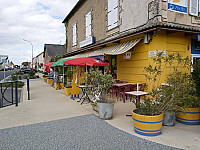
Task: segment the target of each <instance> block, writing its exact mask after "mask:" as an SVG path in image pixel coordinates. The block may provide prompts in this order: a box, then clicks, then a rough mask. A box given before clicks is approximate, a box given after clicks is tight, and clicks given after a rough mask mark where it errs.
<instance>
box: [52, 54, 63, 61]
mask: <svg viewBox="0 0 200 150" xmlns="http://www.w3.org/2000/svg"><path fill="white" fill-rule="evenodd" d="M61 58H62V56H58V55H57V56H54V57H52V58H51V60H50V62H56V61H58V60H59V59H61Z"/></svg>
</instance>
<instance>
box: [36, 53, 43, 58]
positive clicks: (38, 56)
mask: <svg viewBox="0 0 200 150" xmlns="http://www.w3.org/2000/svg"><path fill="white" fill-rule="evenodd" d="M43 53H44V52H41V53H40V54H38V55H37V56H35V57H39V56H40V55H42V54H43ZM43 55H44V54H43Z"/></svg>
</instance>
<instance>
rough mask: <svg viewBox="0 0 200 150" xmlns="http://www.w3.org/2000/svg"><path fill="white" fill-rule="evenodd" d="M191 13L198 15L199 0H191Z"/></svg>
mask: <svg viewBox="0 0 200 150" xmlns="http://www.w3.org/2000/svg"><path fill="white" fill-rule="evenodd" d="M189 7H190V9H189V12H190V15H192V16H198V12H199V0H190V6H189Z"/></svg>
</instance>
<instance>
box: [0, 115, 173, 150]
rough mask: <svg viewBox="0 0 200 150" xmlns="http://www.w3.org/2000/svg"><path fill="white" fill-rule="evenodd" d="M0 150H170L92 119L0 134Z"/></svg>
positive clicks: (13, 130) (64, 121) (38, 124)
mask: <svg viewBox="0 0 200 150" xmlns="http://www.w3.org/2000/svg"><path fill="white" fill-rule="evenodd" d="M0 149H1V150H13V149H16V150H27V149H29V150H37V149H48V150H49V149H59V150H60V149H68V150H78V149H81V150H86V149H87V150H133V149H134V150H150V149H152V150H161V149H165V150H169V149H170V150H173V149H176V148H172V147H168V146H165V145H161V144H157V143H154V142H150V141H147V140H144V139H141V138H139V137H137V136H133V135H130V134H128V133H126V132H124V131H121V130H119V129H117V128H115V127H113V126H111V125H109V124H108V123H106V122H105V121H103V120H101V119H99V118H98V117H97V116H95V115H84V116H79V117H74V118H69V119H62V120H56V121H50V122H43V123H37V124H32V125H27V126H20V127H13V128H8V129H2V130H0Z"/></svg>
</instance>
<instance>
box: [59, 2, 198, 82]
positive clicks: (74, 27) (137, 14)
mask: <svg viewBox="0 0 200 150" xmlns="http://www.w3.org/2000/svg"><path fill="white" fill-rule="evenodd" d="M189 3H190V1H189V0H183V1H173V0H172V1H162V2H161V1H160V0H154V1H150V0H144V1H140V0H135V1H134V3H132V2H131V0H126V1H122V0H101V1H100V0H79V1H78V3H77V4H76V5H75V7H74V8H73V9H72V10H71V12H70V13H69V14H68V15H67V17H66V18H65V19H64V21H63V23H65V27H66V31H67V34H66V38H67V44H66V45H67V54H66V55H65V57H74V56H75V57H95V58H101V59H102V60H104V61H105V60H106V61H108V62H109V63H110V67H109V69H110V71H111V73H112V75H113V77H115V78H117V79H119V80H123V81H128V82H134V83H141V82H146V79H145V72H144V67H145V66H147V65H148V64H149V63H151V62H152V58H153V57H155V55H156V53H157V52H159V51H162V52H163V54H164V55H165V56H166V55H168V54H171V53H177V52H179V53H181V54H182V56H184V57H185V56H189V57H191V58H192V62H193V60H196V59H198V58H200V51H199V50H200V49H199V48H200V43H199V42H198V34H199V33H200V19H199V17H198V13H195V11H194V10H193V9H194V8H196V9H198V5H197V6H193V7H192V6H191V5H188V4H189ZM174 5H176V6H177V7H176V8H174V7H173V6H174ZM197 12H198V10H197ZM100 69H106V68H100ZM188 71H190V70H188ZM161 82H165V79H164V78H163V79H162V81H161Z"/></svg>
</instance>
